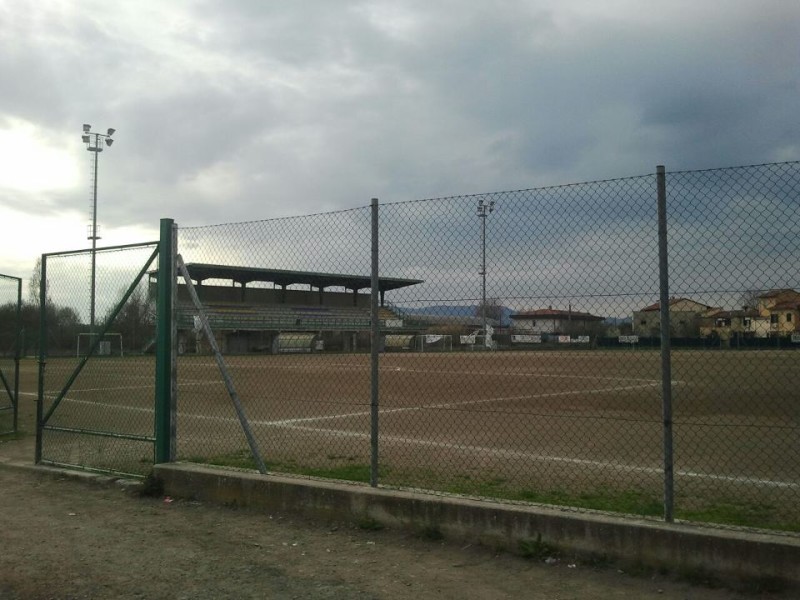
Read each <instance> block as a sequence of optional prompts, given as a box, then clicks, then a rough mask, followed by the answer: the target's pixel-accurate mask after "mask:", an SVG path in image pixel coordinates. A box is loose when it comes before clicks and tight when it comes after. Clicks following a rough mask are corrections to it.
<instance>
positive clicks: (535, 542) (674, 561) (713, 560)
mask: <svg viewBox="0 0 800 600" xmlns="http://www.w3.org/2000/svg"><path fill="white" fill-rule="evenodd" d="M155 475H156V476H157V477H159V478H160V479H161V480H163V482H164V493H165V494H168V495H171V496H175V497H183V498H193V499H196V500H201V501H204V502H211V503H217V504H223V505H234V506H241V507H248V508H252V509H256V510H264V511H268V512H269V513H271V514H298V515H303V516H306V517H310V518H313V519H318V520H323V521H329V522H352V523H356V524H360V525H362V526H363V525H364V524H369V523H372V524H376V525H377V524H380V525H382V526H385V527H389V528H396V529H405V530H410V531H414V532H417V533H422V534H425V535H431V534H434V535H439V534H441V535H442V536H443V537H444V539H448V540H453V541H466V542H471V543H481V544H484V545H487V546H489V547H492V548H497V549H503V550H506V551H509V552H513V553H522V554H524V553H526V552H530V550H531V548H534V549H536V548H538V549H547V550H553V551H558V552H560V553H562V554H566V555H575V556H578V557H585V558H595V559H598V558H599V559H603V560H610V561H614V562H617V563H621V564H633V565H636V566H640V567H644V568H653V569H666V570H668V571H670V572H672V573H678V574H684V575H687V576H691V577H703V578H708V577H710V578H712V579H716V580H718V581H719V582H720V583H722V584H723V585H725V586H726V587H737V586H738V585H741V584H745V585H749V586H751V587H752V586H756V587H759V588H764V587H770V588H772V587H774V588H787V587H788V588H791V589H794V588H797V589H800V539H798V538H794V537H788V536H779V535H769V534H756V533H749V532H739V531H727V530H717V529H711V528H704V527H697V526H692V525H687V524H667V523H659V522H652V521H645V520H636V519H629V518H619V517H610V516H606V515H598V514H593V513H583V512H581V513H577V512H574V513H573V512H566V511H562V510H557V509H548V508H544V507H531V506H518V505H505V504H496V503H491V502H481V501H474V500H469V499H461V498H451V497H441V496H434V495H426V494H420V493H411V492H401V491H395V490H384V489H373V488H370V487H366V486H358V485H348V484H340V483H335V482H325V481H316V480H314V481H311V480H305V479H293V478H289V477H280V476H276V475H269V476H266V477H265V476H262V475H258V474H254V473H253V474H251V473H246V472H238V471H226V470H220V469H214V468H209V467H203V466H200V465H195V464H188V463H173V464H162V465H156V467H155Z"/></svg>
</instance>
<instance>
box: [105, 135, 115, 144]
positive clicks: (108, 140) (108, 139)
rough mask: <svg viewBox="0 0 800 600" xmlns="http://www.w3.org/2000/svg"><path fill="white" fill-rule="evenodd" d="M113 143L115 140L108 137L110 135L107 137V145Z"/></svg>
mask: <svg viewBox="0 0 800 600" xmlns="http://www.w3.org/2000/svg"><path fill="white" fill-rule="evenodd" d="M113 143H114V140H112V139H111V138H108V137H107V138H106V146H110V145H111V144H113Z"/></svg>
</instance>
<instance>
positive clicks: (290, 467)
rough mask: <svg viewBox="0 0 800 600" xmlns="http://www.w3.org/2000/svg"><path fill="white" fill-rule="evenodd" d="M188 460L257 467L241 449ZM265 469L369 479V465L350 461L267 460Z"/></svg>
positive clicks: (334, 457)
mask: <svg viewBox="0 0 800 600" xmlns="http://www.w3.org/2000/svg"><path fill="white" fill-rule="evenodd" d="M327 458H328V460H331V461H339V460H341V459H342V458H347V459H348V460H355V459H354V458H353V457H340V456H329V457H327ZM188 460H189V461H190V462H200V463H205V464H210V465H216V466H220V467H234V468H237V469H257V466H256V463H255V461H254V460H253V457H252V456H250V452H248V451H247V450H242V451H240V452H234V453H231V454H224V455H221V456H215V457H213V458H189V459H188ZM267 469H269V470H270V471H273V472H277V473H289V474H292V475H306V476H308V477H321V478H324V479H341V480H343V481H359V482H363V483H368V482H369V480H370V466H369V465H368V464H359V463H355V462H352V463H350V464H333V465H330V466H316V465H303V464H298V463H296V462H295V461H285V462H281V461H273V462H267Z"/></svg>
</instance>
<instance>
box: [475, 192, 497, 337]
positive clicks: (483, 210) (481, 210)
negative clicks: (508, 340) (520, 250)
mask: <svg viewBox="0 0 800 600" xmlns="http://www.w3.org/2000/svg"><path fill="white" fill-rule="evenodd" d="M493 211H494V200H492V201H491V202H484V201H483V199H480V200H478V212H477V214H478V218H479V219H480V220H481V273H480V274H481V320H482V321H483V345H484V346H486V345H487V343H488V333H487V329H486V217H487V216H488V215H489V214H491V213H492V212H493Z"/></svg>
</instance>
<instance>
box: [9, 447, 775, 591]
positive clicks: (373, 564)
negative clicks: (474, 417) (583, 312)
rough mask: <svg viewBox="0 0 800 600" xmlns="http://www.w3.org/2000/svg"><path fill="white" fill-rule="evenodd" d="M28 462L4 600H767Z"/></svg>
mask: <svg viewBox="0 0 800 600" xmlns="http://www.w3.org/2000/svg"><path fill="white" fill-rule="evenodd" d="M29 452H32V441H31V439H30V438H29V437H28V438H24V439H21V440H16V441H5V442H3V441H0V495H2V501H1V503H0V506H2V507H3V510H2V511H0V542H1V543H0V598H2V599H5V598H9V599H14V600H17V599H28V598H37V599H38V598H42V599H44V598H53V599H78V598H131V599H132V598H172V599H189V598H278V599H282V598H310V599H323V598H337V599H338V598H345V599H347V598H359V599H364V598H379V599H381V598H387V599H389V598H391V599H395V598H397V599H404V598H408V599H413V600H419V599H420V598H458V599H470V598H476V599H477V598H480V599H486V598H515V599H519V598H547V599H568V598H575V599H578V598H580V599H585V598H604V599H614V598H626V599H627V598H645V599H646V598H659V599H661V598H681V599H696V600H721V599H723V598H750V599H751V598H755V597H756V596H755V595H747V594H740V593H734V592H731V591H729V590H723V589H710V588H707V587H701V586H693V585H690V584H688V583H684V582H679V581H676V580H674V579H672V578H668V577H664V576H660V575H656V576H652V575H649V574H641V573H640V574H636V575H631V574H628V573H623V572H621V571H619V570H618V569H616V568H614V567H609V566H602V567H601V566H590V565H584V564H577V565H573V564H572V563H571V562H570V561H569V560H564V559H561V560H558V561H549V562H551V563H552V564H547V563H545V562H544V561H542V560H541V559H538V560H532V559H530V560H526V559H523V558H520V557H516V556H511V555H508V554H503V553H500V554H498V553H495V552H493V551H492V550H491V549H489V548H486V547H479V546H466V547H464V546H459V545H453V544H450V543H448V542H446V541H432V540H425V539H420V538H417V537H413V536H410V535H408V534H405V533H400V532H396V531H389V530H382V531H368V530H363V529H359V528H355V527H353V526H350V525H342V524H339V525H335V524H330V523H319V522H313V521H304V520H298V519H297V518H291V519H290V518H282V517H281V516H280V515H269V514H264V513H258V512H254V511H247V510H235V509H230V508H224V507H218V506H211V505H206V504H200V503H197V502H189V501H182V500H174V501H171V499H169V498H163V497H158V498H142V497H139V496H138V495H136V494H134V493H132V492H131V491H130V487H129V486H128V488H127V491H126V489H125V486H121V485H120V484H119V483H110V482H109V481H108V480H107V479H102V478H101V479H98V478H76V477H75V476H74V475H71V474H63V473H62V474H59V473H52V472H43V471H42V470H37V469H35V468H33V467H30V466H26V467H23V466H20V465H21V464H22V463H23V462H24V463H27V464H28V465H29V464H30V462H31V461H30V456H32V454H29ZM775 597H776V598H778V597H780V596H775Z"/></svg>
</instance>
